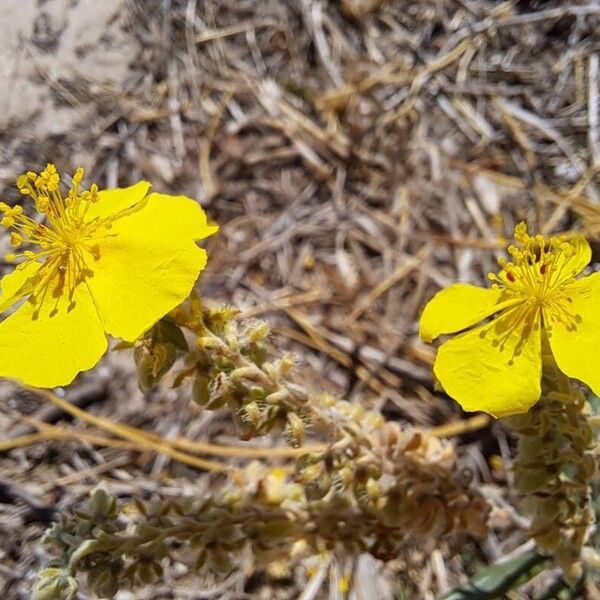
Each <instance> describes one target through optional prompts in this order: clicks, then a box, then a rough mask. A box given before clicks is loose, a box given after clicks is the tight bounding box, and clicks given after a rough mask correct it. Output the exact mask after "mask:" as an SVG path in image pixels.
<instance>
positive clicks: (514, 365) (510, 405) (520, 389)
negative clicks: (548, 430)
mask: <svg viewBox="0 0 600 600" xmlns="http://www.w3.org/2000/svg"><path fill="white" fill-rule="evenodd" d="M541 366H542V359H541V334H540V326H539V317H537V316H536V313H535V312H531V311H529V312H526V310H525V309H524V308H523V307H516V308H512V309H510V310H508V311H506V312H505V313H503V314H502V315H500V316H499V317H497V318H496V319H494V320H493V321H491V322H490V323H486V324H485V325H482V326H480V327H478V328H476V329H473V330H471V331H469V332H467V333H464V334H462V335H458V336H457V337H455V338H453V339H451V340H449V341H447V342H445V343H444V344H442V345H441V346H440V348H439V350H438V353H437V356H436V359H435V364H434V367H433V370H434V373H435V375H436V377H437V378H438V379H439V381H440V383H441V384H442V386H443V388H444V389H445V390H446V392H447V394H448V395H449V396H450V397H452V398H454V399H455V400H456V401H457V402H458V403H459V404H460V405H461V406H462V407H463V408H464V409H465V410H467V411H475V410H481V411H484V412H487V413H489V414H491V415H493V416H495V417H504V416H508V415H511V414H517V413H522V412H526V411H527V410H528V409H529V408H530V407H531V406H532V405H533V404H535V403H536V402H537V401H538V400H539V397H540V393H541V388H540V379H541Z"/></svg>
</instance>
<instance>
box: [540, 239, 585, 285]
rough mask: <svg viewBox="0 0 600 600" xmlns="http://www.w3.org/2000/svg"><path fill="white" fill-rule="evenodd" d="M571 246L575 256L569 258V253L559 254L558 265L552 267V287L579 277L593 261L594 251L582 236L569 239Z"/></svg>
mask: <svg viewBox="0 0 600 600" xmlns="http://www.w3.org/2000/svg"><path fill="white" fill-rule="evenodd" d="M569 246H570V247H571V248H572V250H573V251H574V252H573V254H572V255H571V256H569V253H568V252H559V253H558V254H557V257H556V263H554V264H553V265H552V271H551V281H550V285H551V286H555V285H559V284H560V283H561V282H564V281H566V280H567V279H570V278H571V277H575V276H576V275H579V274H580V273H581V272H582V271H583V270H584V269H585V268H586V267H587V266H588V265H589V264H590V261H591V260H592V249H591V248H590V244H589V242H588V241H587V240H586V239H585V238H584V237H583V236H582V235H576V236H573V237H572V238H571V239H569Z"/></svg>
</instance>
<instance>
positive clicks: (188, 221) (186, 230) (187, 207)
mask: <svg viewBox="0 0 600 600" xmlns="http://www.w3.org/2000/svg"><path fill="white" fill-rule="evenodd" d="M140 210H143V211H144V227H146V233H147V234H148V235H175V236H177V237H180V238H185V237H189V238H191V239H193V240H202V239H204V238H206V237H208V236H209V235H213V233H216V232H217V231H218V230H219V226H218V225H214V224H211V225H209V224H208V223H207V220H206V213H205V212H204V211H203V210H202V208H201V206H200V205H199V204H198V202H196V201H195V200H192V198H188V197H187V196H170V195H168V194H155V193H152V194H150V195H149V196H148V198H147V200H145V201H144V203H143V204H142V205H140Z"/></svg>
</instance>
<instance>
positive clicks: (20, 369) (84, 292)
mask: <svg viewBox="0 0 600 600" xmlns="http://www.w3.org/2000/svg"><path fill="white" fill-rule="evenodd" d="M106 346H107V342H106V336H105V334H104V331H103V329H102V324H101V323H100V319H99V318H98V313H97V312H96V308H95V306H94V303H93V300H92V297H91V294H90V292H89V290H88V289H87V287H86V286H85V285H78V286H77V287H76V288H75V290H74V294H73V298H72V299H71V300H70V299H69V298H68V297H64V296H63V297H60V298H58V299H57V298H54V297H52V293H51V292H49V293H47V294H46V295H45V297H44V298H43V300H41V301H40V305H39V306H34V305H33V304H32V303H31V302H29V301H26V302H24V303H23V304H22V306H20V307H19V308H18V309H17V310H16V311H15V312H14V313H13V314H12V315H10V316H9V317H7V318H6V319H5V320H4V321H2V322H1V323H0V377H11V378H14V379H20V380H21V381H23V382H24V383H27V384H29V385H34V386H37V387H55V386H57V385H66V384H68V383H70V382H71V381H73V379H74V378H75V376H76V375H77V373H79V372H80V371H85V370H87V369H90V368H92V367H93V366H94V365H95V364H96V363H97V362H98V360H99V359H100V357H101V356H102V354H104V352H105V350H106Z"/></svg>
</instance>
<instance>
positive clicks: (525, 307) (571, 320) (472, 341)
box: [420, 223, 600, 416]
mask: <svg viewBox="0 0 600 600" xmlns="http://www.w3.org/2000/svg"><path fill="white" fill-rule="evenodd" d="M515 240H516V244H515V245H514V246H510V247H509V248H508V252H509V254H510V256H511V261H510V262H509V261H507V260H505V259H499V260H498V263H499V265H500V267H501V269H500V272H499V273H498V274H495V273H490V275H489V278H490V280H491V281H492V286H491V289H486V288H480V287H476V286H474V285H469V284H464V283H457V284H454V285H451V286H450V287H448V288H446V289H445V290H442V291H440V292H438V293H437V294H436V295H435V296H434V297H433V298H432V300H431V301H430V302H429V303H428V304H427V306H426V307H425V309H424V311H423V314H422V316H421V321H420V335H421V337H422V339H424V340H425V341H429V342H431V341H432V340H433V339H435V338H437V337H438V336H439V335H442V334H451V333H458V332H461V333H459V334H458V335H456V336H455V337H453V338H452V339H450V340H448V341H446V342H445V343H443V344H442V345H441V346H440V348H439V349H438V352H437V356H436V359H435V364H434V372H435V375H436V377H437V378H438V380H439V381H440V383H441V384H442V386H443V387H444V389H445V390H446V392H447V393H448V395H449V396H451V397H452V398H454V399H455V400H457V401H458V402H459V403H460V404H461V405H462V407H463V408H464V409H465V410H482V411H485V412H488V413H490V414H492V415H495V416H507V415H510V414H516V413H522V412H526V411H527V410H528V409H529V408H530V407H531V406H532V405H533V404H535V403H536V402H537V401H538V400H539V398H540V393H541V389H540V379H541V372H542V353H543V352H544V353H547V352H549V353H551V355H552V356H553V358H554V360H555V361H556V364H557V366H558V368H559V369H560V370H561V371H562V372H563V373H565V374H566V375H568V376H569V377H575V378H577V379H580V380H581V381H583V382H585V383H586V384H588V385H589V386H590V387H591V388H592V389H593V391H594V392H595V393H596V394H600V367H599V364H598V349H599V347H600V273H594V274H592V275H589V276H585V277H580V278H578V276H579V275H581V273H582V271H583V270H584V268H585V267H586V266H587V265H588V263H589V262H590V260H591V250H590V246H589V244H588V243H587V241H586V240H585V239H584V238H583V237H581V236H574V237H566V236H555V237H549V238H546V237H544V236H541V235H536V236H530V235H529V234H528V233H527V227H526V225H525V224H524V223H520V224H519V225H517V227H516V228H515ZM474 325H478V326H477V327H474Z"/></svg>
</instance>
